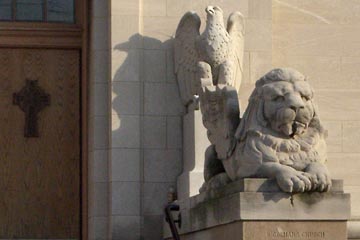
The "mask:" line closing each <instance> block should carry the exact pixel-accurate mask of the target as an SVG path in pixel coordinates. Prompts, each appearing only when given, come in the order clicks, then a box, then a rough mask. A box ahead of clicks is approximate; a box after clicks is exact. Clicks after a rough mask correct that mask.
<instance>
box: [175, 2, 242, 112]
mask: <svg viewBox="0 0 360 240" xmlns="http://www.w3.org/2000/svg"><path fill="white" fill-rule="evenodd" d="M205 11H206V14H207V19H206V27H205V30H204V32H203V33H202V34H200V25H201V20H200V17H199V16H198V15H197V14H196V13H195V12H187V13H186V14H185V15H184V16H183V17H182V18H181V20H180V23H179V25H178V28H177V30H176V35H175V52H174V55H175V73H176V76H177V80H178V84H179V88H180V94H181V99H182V101H183V103H184V105H186V106H187V105H189V104H190V103H192V102H193V101H194V96H195V95H198V94H199V91H200V88H201V86H200V83H199V81H198V80H197V79H198V78H197V74H198V71H199V66H200V68H201V67H204V69H203V70H201V69H200V72H201V71H206V70H207V69H211V73H210V72H209V73H208V75H209V78H210V79H211V84H213V85H217V84H226V85H230V86H233V87H235V89H236V90H238V89H239V87H240V84H241V78H242V72H243V69H242V62H243V51H244V17H243V15H242V14H241V13H240V12H234V13H232V14H231V15H230V16H229V19H228V22H227V27H225V25H224V20H223V11H222V10H221V8H220V7H217V6H215V7H213V6H208V7H207V8H206V9H205ZM199 63H201V64H199ZM207 65H208V66H207Z"/></svg>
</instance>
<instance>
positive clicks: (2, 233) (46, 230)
mask: <svg viewBox="0 0 360 240" xmlns="http://www.w3.org/2000/svg"><path fill="white" fill-rule="evenodd" d="M79 73H80V53H79V51H78V50H58V49H10V48H3V49H0V111H1V112H0V239H4V238H25V239H29V238H33V239H34V238H42V239H79V238H80V231H81V226H80V201H81V199H80V196H81V193H80V190H81V188H80V179H81V178H80V174H81V173H80V171H81V170H80V169H81V168H80V167H81V166H80V158H81V156H80V146H81V141H80V129H81V128H80V86H79V83H80V76H79ZM26 79H28V80H37V85H38V86H39V87H40V88H41V89H43V91H44V92H45V93H46V94H48V95H49V96H50V99H49V105H48V106H44V107H43V109H42V110H41V111H39V112H38V114H37V124H38V134H39V136H38V137H25V136H24V133H25V132H24V130H25V129H24V127H25V118H26V117H25V113H24V111H22V110H21V108H20V107H19V106H18V105H15V104H14V102H13V94H14V93H18V94H19V92H20V90H21V89H23V88H24V87H25V85H26ZM29 99H30V100H31V97H30V98H28V99H27V100H29Z"/></svg>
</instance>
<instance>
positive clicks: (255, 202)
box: [164, 179, 350, 237]
mask: <svg viewBox="0 0 360 240" xmlns="http://www.w3.org/2000/svg"><path fill="white" fill-rule="evenodd" d="M178 204H179V205H180V213H181V217H182V227H181V228H180V229H179V232H180V234H186V233H189V232H196V231H201V230H204V229H208V228H212V227H217V226H219V225H223V224H229V223H232V222H237V221H347V220H348V219H349V218H350V194H346V193H343V188H342V181H341V180H333V188H332V191H330V192H327V193H318V192H314V193H301V194H289V193H284V192H281V191H280V189H279V188H278V187H277V184H276V182H275V181H271V180H267V179H243V180H241V181H237V182H234V183H231V184H229V185H227V186H225V187H224V188H222V189H218V190H213V191H209V192H205V193H202V194H199V195H197V196H194V197H191V198H189V199H184V200H181V201H178ZM175 218H176V216H175ZM164 232H165V235H164V236H165V237H169V236H170V235H169V231H168V229H167V224H165V230H164Z"/></svg>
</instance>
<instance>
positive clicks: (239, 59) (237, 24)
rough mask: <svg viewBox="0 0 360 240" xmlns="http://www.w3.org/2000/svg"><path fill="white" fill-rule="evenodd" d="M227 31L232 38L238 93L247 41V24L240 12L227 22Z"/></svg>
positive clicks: (231, 52) (232, 56)
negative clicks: (245, 41) (245, 42)
mask: <svg viewBox="0 0 360 240" xmlns="http://www.w3.org/2000/svg"><path fill="white" fill-rule="evenodd" d="M227 31H228V33H229V35H230V38H231V45H230V51H229V52H230V54H231V56H230V57H231V59H232V60H233V62H234V65H235V66H234V72H233V74H234V76H233V77H232V79H233V82H232V83H231V84H230V85H231V86H234V87H235V89H236V90H237V91H239V89H240V85H241V80H242V76H243V72H244V70H243V59H244V40H245V23H244V16H243V15H242V14H241V13H240V12H233V13H232V14H231V15H230V16H229V19H228V22H227Z"/></svg>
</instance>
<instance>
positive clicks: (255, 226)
mask: <svg viewBox="0 0 360 240" xmlns="http://www.w3.org/2000/svg"><path fill="white" fill-rule="evenodd" d="M213 239H214V240H215V239H216V240H347V230H346V221H238V222H233V223H229V224H225V225H219V226H217V227H214V228H210V229H206V230H203V231H198V232H193V233H189V234H184V235H182V236H181V240H213Z"/></svg>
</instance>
